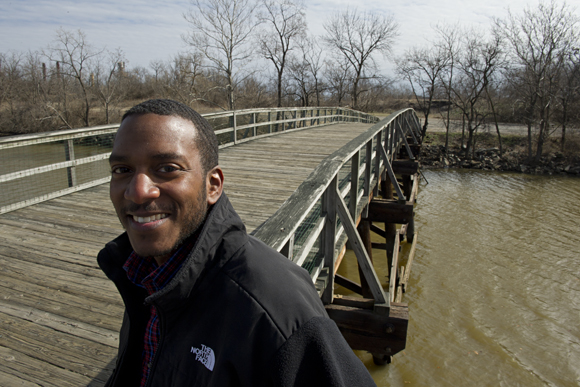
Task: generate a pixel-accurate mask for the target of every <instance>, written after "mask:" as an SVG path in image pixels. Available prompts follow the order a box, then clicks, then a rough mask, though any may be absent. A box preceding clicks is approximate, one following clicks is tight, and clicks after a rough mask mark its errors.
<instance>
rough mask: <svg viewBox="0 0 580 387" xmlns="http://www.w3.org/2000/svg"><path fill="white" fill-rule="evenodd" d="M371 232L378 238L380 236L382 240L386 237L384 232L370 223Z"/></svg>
mask: <svg viewBox="0 0 580 387" xmlns="http://www.w3.org/2000/svg"><path fill="white" fill-rule="evenodd" d="M371 231H372V232H374V233H375V234H377V235H379V236H382V237H383V238H384V237H386V236H387V234H386V233H385V230H383V229H382V228H380V227H378V226H375V225H374V224H372V223H371Z"/></svg>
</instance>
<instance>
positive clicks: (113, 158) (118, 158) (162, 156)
mask: <svg viewBox="0 0 580 387" xmlns="http://www.w3.org/2000/svg"><path fill="white" fill-rule="evenodd" d="M151 158H152V159H155V160H160V161H166V160H175V161H184V160H185V159H186V158H185V156H184V155H182V154H179V153H173V152H169V153H157V154H154V155H152V156H151ZM127 160H129V157H127V156H123V155H117V154H114V153H111V155H110V156H109V163H113V162H115V163H122V162H126V161H127Z"/></svg>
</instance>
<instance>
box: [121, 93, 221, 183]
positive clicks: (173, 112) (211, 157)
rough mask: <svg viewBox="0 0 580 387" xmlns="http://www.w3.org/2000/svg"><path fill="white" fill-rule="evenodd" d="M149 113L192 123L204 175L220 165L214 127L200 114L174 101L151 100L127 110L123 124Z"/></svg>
mask: <svg viewBox="0 0 580 387" xmlns="http://www.w3.org/2000/svg"><path fill="white" fill-rule="evenodd" d="M149 113H152V114H157V115H159V116H177V117H181V118H184V119H186V120H188V121H191V122H192V123H193V126H194V127H195V129H196V131H197V135H196V136H195V140H194V141H195V146H196V147H197V150H198V152H199V154H200V156H201V165H202V168H203V169H204V173H207V172H208V171H209V170H210V169H212V168H213V167H215V166H217V165H218V149H219V144H218V139H217V137H216V135H215V132H214V130H213V128H212V126H211V125H210V124H209V122H207V120H206V119H205V118H203V117H202V116H201V115H200V114H199V113H198V112H196V111H195V110H193V109H192V108H190V107H189V106H187V105H185V104H183V103H181V102H177V101H174V100H172V99H150V100H148V101H145V102H141V103H140V104H138V105H135V106H133V107H132V108H131V109H129V110H127V111H126V112H125V114H123V118H122V119H121V122H123V121H124V120H125V118H127V117H128V116H131V115H134V114H149Z"/></svg>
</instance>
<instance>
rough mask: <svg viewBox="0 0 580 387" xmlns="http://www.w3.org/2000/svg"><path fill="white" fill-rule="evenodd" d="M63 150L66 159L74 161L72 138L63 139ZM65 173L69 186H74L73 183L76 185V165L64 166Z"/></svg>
mask: <svg viewBox="0 0 580 387" xmlns="http://www.w3.org/2000/svg"><path fill="white" fill-rule="evenodd" d="M64 152H65V159H66V161H74V160H75V146H74V141H73V140H72V139H71V140H66V141H65V143H64ZM66 175H67V179H68V186H69V187H74V186H75V185H77V173H76V167H75V166H74V165H73V166H70V167H67V168H66Z"/></svg>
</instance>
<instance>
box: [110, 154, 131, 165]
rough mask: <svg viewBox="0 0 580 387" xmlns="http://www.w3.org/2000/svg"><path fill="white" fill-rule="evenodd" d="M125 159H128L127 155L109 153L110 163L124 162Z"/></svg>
mask: <svg viewBox="0 0 580 387" xmlns="http://www.w3.org/2000/svg"><path fill="white" fill-rule="evenodd" d="M124 161H127V156H121V155H116V154H114V153H111V154H110V155H109V163H122V162H124Z"/></svg>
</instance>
